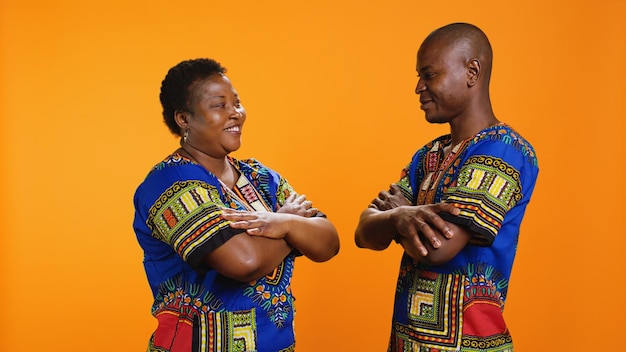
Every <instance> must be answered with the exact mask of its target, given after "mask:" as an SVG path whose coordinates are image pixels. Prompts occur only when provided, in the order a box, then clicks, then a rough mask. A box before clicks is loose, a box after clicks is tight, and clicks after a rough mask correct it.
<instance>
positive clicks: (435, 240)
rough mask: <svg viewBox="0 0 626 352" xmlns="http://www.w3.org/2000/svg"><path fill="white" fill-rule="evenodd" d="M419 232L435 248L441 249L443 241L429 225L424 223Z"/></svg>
mask: <svg viewBox="0 0 626 352" xmlns="http://www.w3.org/2000/svg"><path fill="white" fill-rule="evenodd" d="M419 232H420V233H421V235H422V236H423V237H424V238H425V239H426V241H428V242H430V244H431V245H432V246H433V248H439V247H441V241H440V240H439V237H438V236H437V233H436V232H435V231H434V230H433V229H432V227H430V225H428V224H427V223H422V224H421V225H420V227H419Z"/></svg>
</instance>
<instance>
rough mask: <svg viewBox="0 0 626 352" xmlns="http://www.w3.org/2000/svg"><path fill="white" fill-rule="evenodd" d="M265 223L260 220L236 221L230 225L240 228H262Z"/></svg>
mask: <svg viewBox="0 0 626 352" xmlns="http://www.w3.org/2000/svg"><path fill="white" fill-rule="evenodd" d="M263 225H264V223H263V222H262V221H258V220H244V221H234V222H231V223H230V227H232V228H234V229H240V230H249V229H253V228H261V227H263Z"/></svg>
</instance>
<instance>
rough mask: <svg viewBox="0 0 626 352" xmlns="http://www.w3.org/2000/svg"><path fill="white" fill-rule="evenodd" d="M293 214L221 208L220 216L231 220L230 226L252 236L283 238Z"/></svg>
mask: <svg viewBox="0 0 626 352" xmlns="http://www.w3.org/2000/svg"><path fill="white" fill-rule="evenodd" d="M292 216H294V215H293V214H287V213H283V214H279V213H269V212H260V211H240V210H235V209H230V208H222V218H223V219H225V220H228V221H231V224H230V227H232V228H234V229H239V230H243V231H246V233H248V234H249V235H252V236H262V237H267V238H273V239H281V238H285V236H286V235H287V233H288V232H289V222H290V220H291V219H290V218H291V217H292Z"/></svg>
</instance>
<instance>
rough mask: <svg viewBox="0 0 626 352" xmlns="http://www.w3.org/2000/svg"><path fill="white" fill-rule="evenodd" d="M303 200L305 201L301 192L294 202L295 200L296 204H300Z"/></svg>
mask: <svg viewBox="0 0 626 352" xmlns="http://www.w3.org/2000/svg"><path fill="white" fill-rule="evenodd" d="M304 201H306V196H305V195H304V194H302V195H300V196H298V197H297V198H296V199H295V200H294V202H295V203H296V204H302V203H304Z"/></svg>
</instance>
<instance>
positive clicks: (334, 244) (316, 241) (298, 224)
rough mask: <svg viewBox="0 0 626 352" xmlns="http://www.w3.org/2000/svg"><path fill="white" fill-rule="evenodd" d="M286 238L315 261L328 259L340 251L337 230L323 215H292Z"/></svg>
mask: <svg viewBox="0 0 626 352" xmlns="http://www.w3.org/2000/svg"><path fill="white" fill-rule="evenodd" d="M285 240H287V242H288V243H289V244H290V245H291V246H293V247H294V248H296V249H297V250H298V251H300V253H302V254H303V255H304V256H306V257H307V258H309V259H311V260H313V261H315V262H324V261H327V260H329V259H330V258H332V257H334V256H335V255H336V254H337V253H338V252H339V236H338V234H337V230H336V229H335V227H334V226H333V224H332V223H331V222H330V221H328V220H327V219H325V218H322V217H311V218H306V217H302V216H297V215H293V216H290V220H289V231H288V232H287V234H286V235H285Z"/></svg>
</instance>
